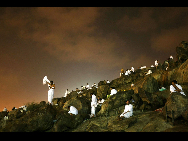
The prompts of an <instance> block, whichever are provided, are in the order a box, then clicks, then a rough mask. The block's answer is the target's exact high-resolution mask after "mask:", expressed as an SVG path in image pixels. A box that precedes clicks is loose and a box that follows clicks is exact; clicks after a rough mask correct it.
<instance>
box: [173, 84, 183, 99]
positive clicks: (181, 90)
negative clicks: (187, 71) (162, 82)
mask: <svg viewBox="0 0 188 141" xmlns="http://www.w3.org/2000/svg"><path fill="white" fill-rule="evenodd" d="M175 85H176V86H177V87H178V88H179V89H180V90H181V92H180V93H181V94H182V95H185V96H186V94H185V93H184V92H183V89H182V87H181V86H180V85H178V84H175ZM175 90H176V89H175V88H174V86H173V85H170V92H171V93H174V92H177V91H175Z"/></svg>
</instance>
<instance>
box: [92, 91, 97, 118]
mask: <svg viewBox="0 0 188 141" xmlns="http://www.w3.org/2000/svg"><path fill="white" fill-rule="evenodd" d="M95 107H97V98H96V96H95V95H94V94H93V95H92V101H91V115H95Z"/></svg>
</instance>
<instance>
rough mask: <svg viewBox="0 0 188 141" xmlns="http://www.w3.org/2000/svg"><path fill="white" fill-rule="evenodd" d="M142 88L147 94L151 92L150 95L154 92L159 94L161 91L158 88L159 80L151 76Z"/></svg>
mask: <svg viewBox="0 0 188 141" xmlns="http://www.w3.org/2000/svg"><path fill="white" fill-rule="evenodd" d="M142 88H143V89H144V90H145V91H146V92H149V93H154V92H157V91H159V88H158V82H157V80H156V79H155V78H154V77H152V76H149V77H147V78H146V80H145V82H144V84H143V86H142Z"/></svg>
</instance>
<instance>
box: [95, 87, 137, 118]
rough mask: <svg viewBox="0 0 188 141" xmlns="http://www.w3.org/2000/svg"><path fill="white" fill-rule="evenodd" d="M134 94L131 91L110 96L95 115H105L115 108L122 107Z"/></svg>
mask: <svg viewBox="0 0 188 141" xmlns="http://www.w3.org/2000/svg"><path fill="white" fill-rule="evenodd" d="M133 94H134V91H133V90H129V91H125V92H118V93H117V94H114V95H112V96H110V97H109V98H108V99H107V100H106V101H105V102H104V103H103V104H102V106H101V110H100V111H99V113H97V115H98V116H102V115H105V114H107V113H109V112H110V111H112V110H113V109H115V108H118V107H120V106H123V105H125V104H126V100H131V98H132V95H133Z"/></svg>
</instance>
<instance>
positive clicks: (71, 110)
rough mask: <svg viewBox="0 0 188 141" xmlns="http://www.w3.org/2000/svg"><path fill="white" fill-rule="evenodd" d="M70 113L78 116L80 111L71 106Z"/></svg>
mask: <svg viewBox="0 0 188 141" xmlns="http://www.w3.org/2000/svg"><path fill="white" fill-rule="evenodd" d="M68 113H69V114H70V113H71V114H74V115H77V114H78V110H77V109H76V108H75V107H74V106H70V111H69V112H68Z"/></svg>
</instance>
